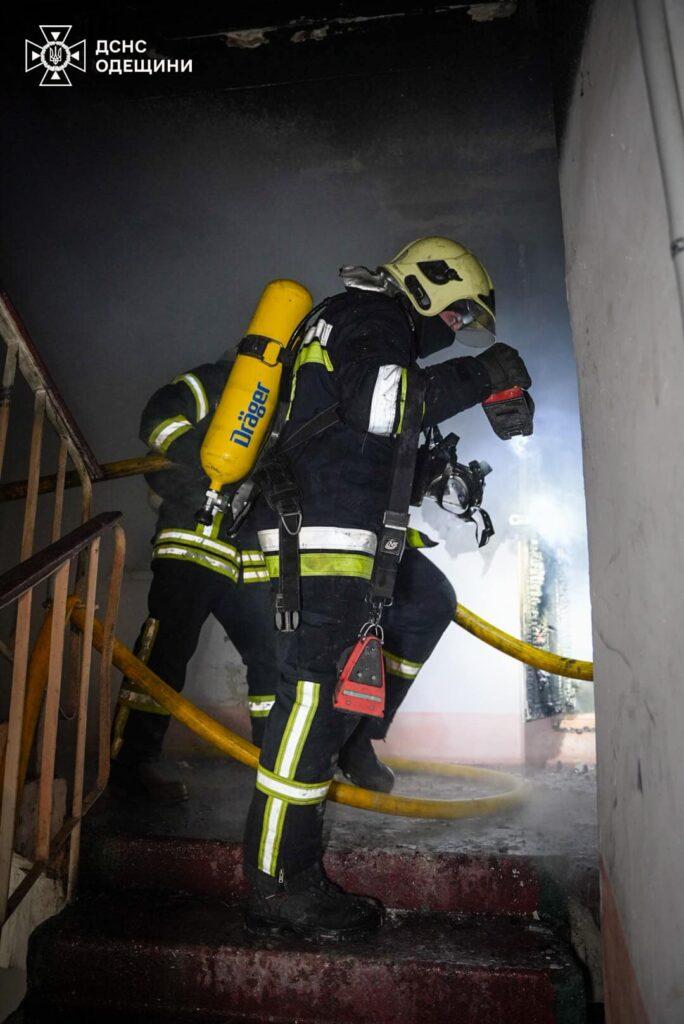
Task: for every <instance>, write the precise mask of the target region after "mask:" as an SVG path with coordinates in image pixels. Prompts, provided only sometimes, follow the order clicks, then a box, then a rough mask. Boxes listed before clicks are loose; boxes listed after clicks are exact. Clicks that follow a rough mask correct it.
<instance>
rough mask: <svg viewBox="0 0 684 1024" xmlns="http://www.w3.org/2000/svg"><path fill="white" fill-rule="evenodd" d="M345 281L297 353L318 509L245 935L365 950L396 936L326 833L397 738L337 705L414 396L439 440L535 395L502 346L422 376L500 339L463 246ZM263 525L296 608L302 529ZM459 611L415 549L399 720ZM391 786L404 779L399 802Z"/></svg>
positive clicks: (437, 241) (394, 648)
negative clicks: (434, 358)
mask: <svg viewBox="0 0 684 1024" xmlns="http://www.w3.org/2000/svg"><path fill="white" fill-rule="evenodd" d="M341 273H342V277H343V281H344V283H345V285H346V291H345V292H344V293H342V294H340V295H337V296H335V297H333V298H331V299H330V300H329V301H328V302H327V303H326V305H325V306H324V307H323V309H322V310H321V311H320V313H319V314H318V320H317V323H316V325H315V327H314V328H312V329H310V330H309V331H308V332H307V334H306V336H305V339H304V342H303V345H302V347H301V349H300V351H299V353H298V356H297V361H296V363H295V367H294V373H293V379H292V388H291V402H290V408H289V412H288V420H287V424H286V427H285V429H284V431H283V433H282V437H281V450H283V451H286V452H287V461H288V463H289V467H290V470H291V472H292V474H293V476H294V480H295V482H296V487H297V490H298V492H299V495H300V503H301V506H300V507H301V520H300V523H299V525H300V529H299V532H298V551H299V561H298V565H299V583H300V591H299V593H300V596H301V609H300V611H299V625H298V628H296V629H294V630H290V631H288V632H280V633H279V634H278V635H277V642H276V647H277V659H278V679H277V685H276V688H275V689H276V696H275V703H274V705H273V708H272V710H271V712H270V714H269V717H268V719H267V722H266V728H265V732H264V736H263V741H262V745H261V754H260V761H259V766H258V771H257V778H256V788H255V792H254V794H253V798H252V803H251V806H250V810H249V814H248V819H247V825H246V831H245V848H244V858H245V861H244V862H245V873H246V875H247V877H248V879H249V880H250V882H251V887H252V891H251V896H250V900H249V903H248V907H247V913H246V923H247V926H248V928H249V930H251V931H253V932H256V933H270V932H280V931H283V930H293V931H295V932H298V933H301V934H305V935H308V936H318V937H334V938H343V937H350V938H351V937H356V936H358V935H362V934H365V933H367V932H369V931H371V930H373V929H375V928H377V927H378V926H379V924H380V922H381V919H382V908H381V907H380V906H379V905H378V904H376V903H374V902H373V901H369V900H367V899H363V898H360V897H357V896H353V895H350V894H348V893H345V892H343V891H342V890H340V889H339V888H337V887H336V886H334V885H333V884H332V883H331V882H329V880H328V879H327V878H326V876H325V873H324V872H323V869H322V867H321V854H322V822H323V812H324V804H325V799H326V795H327V792H328V788H329V786H330V783H331V781H332V778H333V775H334V773H335V770H336V766H337V764H338V756H339V755H340V751H341V750H342V755H341V758H340V763H341V765H342V767H343V768H344V769H345V771H346V772H347V773H348V774H350V775H352V776H353V775H354V772H355V768H356V766H357V765H358V766H360V767H363V766H366V767H367V766H368V763H369V761H376V759H375V755H374V754H373V752H372V747H371V742H370V741H371V739H373V738H376V737H378V736H382V735H383V734H384V732H385V731H386V728H387V720H386V721H385V722H380V723H379V724H376V722H375V721H373V720H371V719H365V720H364V721H362V722H361V723H359V716H354V715H350V714H344V713H341V712H340V711H338V710H336V709H335V708H334V707H333V694H334V689H335V684H336V680H337V664H338V662H339V659H340V655H341V652H342V651H343V650H344V649H345V648H348V647H349V646H350V645H353V644H354V642H355V641H356V639H357V638H358V636H359V632H360V629H361V627H362V626H363V624H364V623H365V622H367V620H368V618H369V606H368V602H367V596H368V591H369V580H370V578H371V575H372V572H373V564H374V558H375V555H376V547H377V545H378V536H379V535H381V531H382V530H383V527H384V523H383V519H384V517H385V514H386V511H387V509H388V508H389V505H388V501H389V494H390V489H391V487H392V486H393V480H394V473H393V468H392V466H393V455H394V452H395V450H396V445H397V444H398V442H399V440H400V439H401V436H402V426H403V420H404V414H405V411H406V410H407V409H408V408H409V407H411V408H415V403H414V402H413V397H412V398H411V401H410V402H409V394H411V395H413V390H414V388H415V387H417V385H416V384H415V382H416V381H419V386H420V389H421V392H422V400H421V406H420V408H421V410H422V412H419V413H418V417H419V418H420V416H421V415H422V425H423V426H424V427H429V426H430V425H433V424H438V423H441V422H442V421H444V420H446V419H448V418H450V417H451V416H454V415H455V414H457V413H459V412H461V411H462V410H465V409H468V408H470V407H471V406H474V405H476V404H478V403H481V402H483V401H484V400H485V399H487V398H488V397H489V396H490V395H491V394H492V393H494V392H498V391H500V390H503V389H504V388H509V387H514V386H516V387H521V388H525V389H526V388H528V387H529V385H530V378H529V375H528V373H527V370H526V368H525V365H524V363H523V361H522V359H521V357H520V356H519V355H518V353H517V352H516V350H515V349H513V348H511V347H509V346H508V345H503V344H500V343H496V344H494V345H492V346H490V347H489V348H488V349H486V350H485V351H484V352H482V353H481V354H479V355H476V356H466V357H460V358H459V357H455V358H450V359H447V360H446V361H444V362H441V363H437V364H432V365H430V366H427V367H426V368H423V369H419V368H417V359H418V358H419V357H425V356H429V355H432V354H434V353H435V352H438V351H439V350H441V349H444V348H446V347H447V346H450V345H451V344H452V343H453V341H454V335H455V333H456V332H457V331H458V330H460V329H461V328H463V327H466V326H471V327H476V328H479V329H484V330H488V331H490V332H493V329H494V314H495V310H494V290H493V287H492V282H491V280H490V278H489V276H488V274H487V272H486V270H485V269H484V267H483V266H482V265H481V264H480V263H479V261H478V260H477V259H476V258H475V257H474V256H473V255H472V254H471V253H470V252H469V251H468V250H467V249H465V248H464V247H463V246H461V245H459V244H458V243H456V242H453V241H451V240H450V239H446V238H424V239H421V240H419V241H417V242H414V243H412V244H411V245H409V246H407V247H406V248H405V249H403V250H402V251H401V252H400V253H399V254H398V255H397V256H396V257H395V258H394V259H393V260H392V261H391V262H389V263H387V264H384V265H383V266H382V267H380V268H378V270H377V271H375V272H371V271H368V270H367V269H366V268H361V267H357V268H342V271H341ZM329 410H334V411H335V416H336V419H335V421H334V422H332V423H331V425H329V426H328V427H327V428H326V429H325V430H320V429H318V428H317V429H316V430H315V431H313V430H312V428H311V427H310V426H307V425H309V424H312V423H318V424H320V422H321V420H322V418H323V417H324V416H325V415H326V414H327V412H328V411H329ZM307 431H308V432H309V433H310V434H311V436H309V437H307V440H306V443H298V444H297V445H295V436H297V435H298V437H299V439H300V440H301V438H302V437H304V436H306V434H307ZM405 436H406V435H405ZM288 440H289V441H290V443H289V445H288ZM416 444H417V441H416ZM274 507H277V506H274ZM257 512H258V519H259V522H258V525H259V526H260V531H259V539H260V543H261V547H262V550H263V552H264V555H265V560H266V565H267V568H268V570H269V573H270V574H271V575H272V576H273V577H274V578H277V579H278V588H279V589H278V594H279V600H280V599H281V597H282V594H283V593H284V590H283V587H284V584H283V572H284V571H285V570H284V565H285V563H286V562H287V563H288V565H289V566H290V568H288V569H287V571H288V572H290V571H291V562H292V559H291V557H290V556H289V555H287V551H288V550H290V541H289V540H288V536H289V530H287V529H286V531H285V533H284V532H283V529H282V526H283V525H286V526H287V524H286V523H284V522H283V523H281V524H280V525H279V520H278V516H277V515H276V514H274V512H273V511H272V510H271V508H270V507H269V505H268V504H267V503H266V502H263V503H262V505H261V506H260V508H259V509H258V510H257ZM282 518H283V517H282V516H281V519H282ZM286 534H287V535H286ZM410 539H411V538H410V537H409V543H410ZM281 551H283V552H285V555H284V556H283V557H282V562H283V566H281V557H280V554H281ZM296 564H297V563H296V560H295V565H296ZM289 592H290V593H291V592H292V589H291V588H290V590H289ZM454 607H455V595H454V592H453V590H452V589H451V586H450V584H449V583H448V582H447V581H446V579H445V578H444V576H443V575H442V574H441V572H439V571H438V570H437V569H436V567H435V566H434V565H432V564H431V563H429V562H428V560H427V558H426V557H425V556H424V555H423V554H422V553H421V552H420V551H418V550H416V549H413V548H409V549H408V550H407V551H406V552H405V554H404V557H403V558H402V560H401V563H400V568H399V575H398V579H397V582H396V588H395V591H394V600H393V604H392V606H391V608H390V609H389V612H388V613H387V614H386V615H385V617H384V618H383V620H382V624H383V626H384V628H385V639H386V664H387V670H388V683H389V685H388V690H389V697H388V711H389V715H388V718H389V719H391V717H392V715H393V714H394V713H395V711H396V708H397V707H398V706H399V704H400V703H401V700H402V699H403V698H404V696H405V694H406V692H407V689H408V687H409V685H410V684H411V682H412V681H413V679H414V678H415V676H416V674H417V673H418V670H419V668H420V666H421V665H422V663H423V662H424V661H425V660H426V659H427V658H428V657H429V655H430V653H431V651H432V650H433V649H434V646H435V644H436V643H437V641H438V640H439V637H440V636H441V634H442V633H443V631H444V630H445V629H446V627H447V625H448V623H449V622H450V621H451V618H452V616H453V612H454ZM292 622H296V618H295V619H294V620H291V624H292ZM382 767H383V766H379V768H377V769H376V770H378V771H380V772H382ZM385 771H389V769H385ZM390 787H391V779H389V778H387V779H386V786H385V788H390Z"/></svg>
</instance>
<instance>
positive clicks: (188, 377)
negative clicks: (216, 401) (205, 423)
mask: <svg viewBox="0 0 684 1024" xmlns="http://www.w3.org/2000/svg"><path fill="white" fill-rule="evenodd" d="M181 382H182V383H183V384H187V385H188V387H189V388H190V390H191V391H192V393H193V396H194V398H195V407H196V409H197V422H198V423H199V421H200V420H203V419H204V417H205V416H206V415H207V413H208V412H209V402H208V400H207V393H206V391H205V390H204V385H203V384H202V381H201V380H200V379H199V377H197V376H195V374H194V373H183V374H181V376H180V377H176V379H175V380H174V382H173V383H174V384H179V383H181Z"/></svg>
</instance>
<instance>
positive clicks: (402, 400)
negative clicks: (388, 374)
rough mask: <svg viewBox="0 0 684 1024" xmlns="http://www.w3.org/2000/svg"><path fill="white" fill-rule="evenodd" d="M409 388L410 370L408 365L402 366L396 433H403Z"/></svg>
mask: <svg viewBox="0 0 684 1024" xmlns="http://www.w3.org/2000/svg"><path fill="white" fill-rule="evenodd" d="M407 388H408V370H407V369H406V367H402V370H401V391H400V394H399V423H398V424H397V429H396V430H395V434H401V428H402V426H403V424H404V409H405V408H406V391H407Z"/></svg>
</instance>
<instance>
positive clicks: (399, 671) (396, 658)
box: [383, 650, 423, 679]
mask: <svg viewBox="0 0 684 1024" xmlns="http://www.w3.org/2000/svg"><path fill="white" fill-rule="evenodd" d="M383 655H384V657H385V668H386V669H387V671H388V672H391V673H392V675H395V676H402V678H404V679H415V678H416V676H417V675H418V673H419V672H420V670H421V668H422V667H423V662H422V661H409V659H408V658H402V657H401V656H400V655H398V654H392V653H391V652H390V651H388V650H384V651H383Z"/></svg>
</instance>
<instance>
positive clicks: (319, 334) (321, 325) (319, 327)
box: [313, 320, 333, 348]
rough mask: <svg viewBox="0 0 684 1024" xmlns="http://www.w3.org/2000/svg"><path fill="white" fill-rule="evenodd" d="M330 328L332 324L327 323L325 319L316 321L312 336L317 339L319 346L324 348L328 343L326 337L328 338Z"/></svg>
mask: <svg viewBox="0 0 684 1024" xmlns="http://www.w3.org/2000/svg"><path fill="white" fill-rule="evenodd" d="M332 329H333V325H332V324H329V323H327V322H326V321H325V320H319V321H318V323H317V324H316V330H315V331H314V335H313V336H314V338H317V339H318V341H319V343H320V345H321V348H325V346H326V345H327V344H328V339H329V338H330V334H331V332H332Z"/></svg>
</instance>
